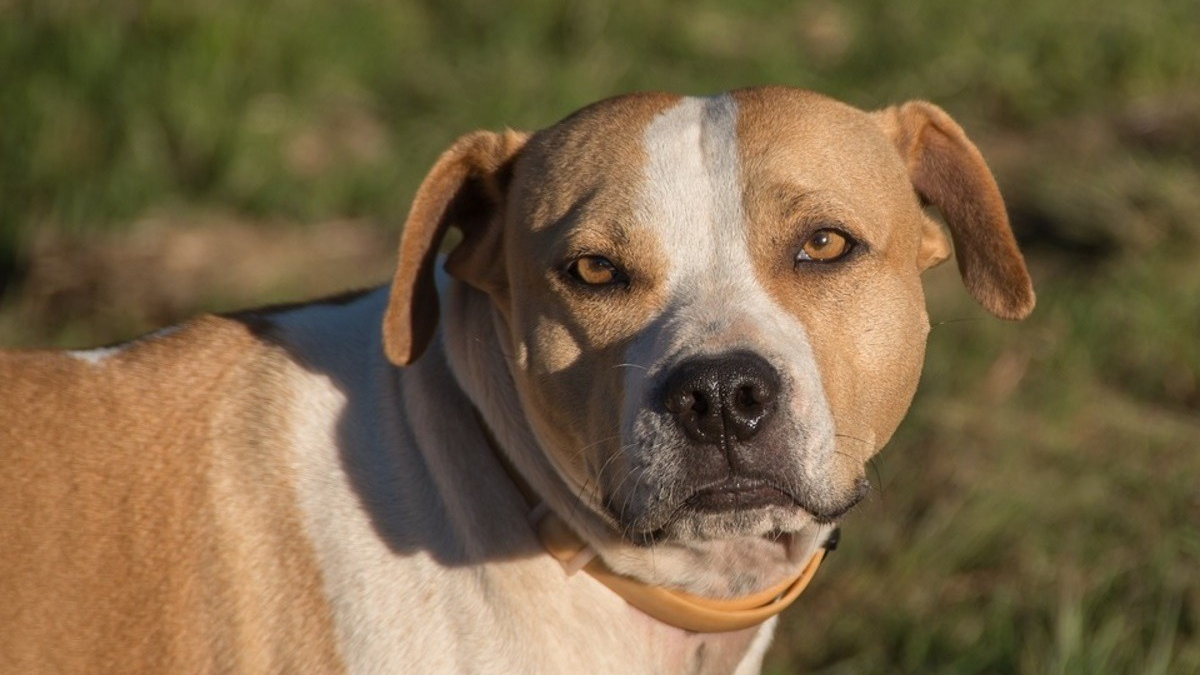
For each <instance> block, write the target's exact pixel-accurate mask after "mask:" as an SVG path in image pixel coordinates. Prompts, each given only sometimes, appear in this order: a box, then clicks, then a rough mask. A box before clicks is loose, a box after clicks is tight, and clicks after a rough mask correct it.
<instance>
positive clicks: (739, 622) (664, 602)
mask: <svg viewBox="0 0 1200 675" xmlns="http://www.w3.org/2000/svg"><path fill="white" fill-rule="evenodd" d="M475 419H476V420H477V421H478V423H479V428H480V429H481V430H482V431H483V435H484V437H485V438H486V439H487V443H488V445H489V446H490V447H491V449H492V452H493V453H494V454H495V455H496V458H497V459H498V460H499V461H500V465H501V466H502V467H504V472H505V473H507V474H508V477H509V479H511V480H512V482H513V484H514V485H515V486H516V487H517V490H518V491H519V492H520V493H521V496H522V497H523V498H524V499H525V502H526V504H528V505H529V506H530V507H531V508H532V510H531V511H530V514H529V521H530V525H531V526H532V527H533V528H534V531H536V532H537V535H538V539H539V540H541V542H542V546H543V547H544V548H545V549H546V552H547V553H549V554H550V556H551V557H553V558H554V559H555V560H557V561H558V562H560V563H562V566H563V569H564V570H566V572H567V574H569V575H573V574H575V573H576V572H578V571H579V570H581V569H582V570H583V571H585V572H587V573H588V575H589V576H591V577H592V578H593V579H595V580H596V581H599V582H600V583H602V584H604V585H605V586H607V587H608V589H609V590H611V591H612V592H613V593H616V594H617V595H619V596H621V598H622V599H624V600H625V602H628V603H629V604H630V605H633V606H634V607H636V608H637V609H639V610H641V611H642V612H643V613H644V614H646V615H648V616H650V617H653V618H655V619H658V620H659V621H661V622H663V623H665V624H667V625H670V626H675V627H676V628H682V629H684V630H690V631H693V632H697V633H724V632H728V631H734V630H741V629H743V628H750V627H751V626H757V625H758V624H760V623H762V622H764V621H766V620H767V619H770V618H771V617H773V616H775V615H777V614H779V613H780V612H782V611H783V610H785V609H787V608H788V606H789V605H791V604H792V603H793V602H795V600H796V598H798V597H800V594H801V593H802V592H804V589H805V588H807V587H808V582H809V581H811V580H812V578H813V575H814V574H816V573H817V568H818V567H820V565H821V560H823V559H824V558H825V552H826V551H827V550H832V548H833V547H834V546H835V545H836V543H837V539H836V537H837V531H836V530H835V531H834V533H833V534H832V535H831V536H830V538H829V539H828V540H827V541H826V542H824V543H823V544H822V545H820V546H819V547H818V548H817V550H816V551H814V552H813V554H812V556H810V557H809V559H808V561H807V562H805V563H804V565H803V566H801V567H800V568H799V569H798V570H797V571H796V573H795V574H793V575H791V576H790V577H788V578H786V579H784V580H783V581H781V582H779V583H778V584H776V585H774V586H771V587H770V588H766V589H763V590H761V591H759V592H757V593H753V594H751V595H746V596H742V597H740V598H731V599H728V600H715V599H712V598H704V597H700V596H698V595H692V594H691V593H686V592H684V591H677V590H674V589H670V588H663V587H662V586H651V585H648V584H644V583H642V582H640V581H637V580H636V579H632V578H630V577H627V576H624V575H621V574H617V573H616V572H614V571H612V570H611V569H609V567H608V565H605V564H604V561H603V560H602V559H601V558H600V556H598V555H596V552H595V551H594V550H593V549H592V548H591V547H590V546H588V544H587V543H586V542H585V541H584V540H583V539H580V537H579V535H578V534H576V533H575V531H574V530H572V529H571V527H570V526H569V525H567V523H566V522H565V521H563V520H562V519H561V518H559V517H558V515H557V514H555V513H554V512H553V511H551V510H550V509H549V507H548V506H547V505H546V503H545V502H542V501H541V500H540V498H539V497H538V496H537V494H536V493H535V492H534V491H533V489H532V488H530V487H529V484H528V483H526V482H525V479H524V477H522V476H521V474H520V473H518V472H517V470H516V468H515V467H513V466H512V463H511V462H510V461H509V459H508V455H506V454H505V453H504V451H503V450H501V449H500V447H499V445H498V444H497V443H496V439H495V438H494V437H493V436H492V432H491V430H490V429H488V427H487V424H485V423H484V422H483V416H482V415H480V414H479V412H478V411H475Z"/></svg>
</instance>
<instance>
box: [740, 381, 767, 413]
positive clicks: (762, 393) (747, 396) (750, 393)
mask: <svg viewBox="0 0 1200 675" xmlns="http://www.w3.org/2000/svg"><path fill="white" fill-rule="evenodd" d="M772 397H773V396H772V392H771V390H770V389H769V388H767V387H764V386H763V385H762V384H761V383H759V382H751V383H749V384H746V385H743V386H741V387H738V390H737V394H736V395H735V396H734V402H735V403H736V404H737V405H738V407H740V408H742V409H744V410H750V409H753V408H759V407H762V406H764V405H766V404H768V403H770V402H771V398H772Z"/></svg>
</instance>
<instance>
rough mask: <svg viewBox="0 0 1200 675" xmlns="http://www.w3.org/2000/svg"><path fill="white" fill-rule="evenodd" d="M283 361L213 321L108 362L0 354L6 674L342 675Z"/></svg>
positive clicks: (0, 621) (0, 619)
mask: <svg viewBox="0 0 1200 675" xmlns="http://www.w3.org/2000/svg"><path fill="white" fill-rule="evenodd" d="M185 348H186V349H188V350H190V351H191V358H188V359H181V358H179V355H180V353H181V350H183V349H185ZM281 360H282V359H281V358H280V356H279V355H278V354H273V353H272V352H271V351H270V350H269V349H267V348H265V347H264V346H263V345H262V343H261V342H260V341H258V340H257V339H256V338H255V337H254V336H253V335H252V334H251V333H250V332H249V331H248V330H247V328H246V327H245V326H243V325H242V324H240V323H238V322H236V321H233V320H229V319H218V318H204V319H199V320H196V321H193V322H192V323H190V324H189V325H188V326H187V327H185V328H183V329H182V330H180V331H179V332H177V333H175V334H172V335H167V336H164V337H161V338H157V339H154V340H149V341H147V342H145V343H142V344H139V345H137V346H135V347H133V348H131V349H129V350H127V351H125V352H123V353H121V354H116V355H113V356H112V357H110V358H109V359H108V360H106V362H104V363H103V364H91V363H87V362H85V361H82V360H79V359H76V358H72V357H69V356H65V355H63V354H57V353H51V352H26V353H6V354H0V383H3V388H2V390H0V392H2V394H3V403H2V405H0V485H3V489H0V542H2V544H0V597H2V598H4V600H3V609H0V626H2V628H0V672H3V673H32V672H81V673H82V672H90V673H134V672H137V673H166V672H177V673H185V672H186V673H217V672H220V673H229V672H245V673H264V672H283V671H289V670H291V671H296V670H303V671H308V672H318V671H319V672H336V671H337V670H338V669H337V667H336V664H337V659H336V653H335V651H334V646H333V644H332V643H331V642H330V640H329V638H328V636H329V634H330V632H329V631H330V623H329V612H328V608H327V607H326V605H325V601H324V598H323V595H322V593H321V590H320V575H319V573H318V571H317V569H316V567H315V564H314V561H313V559H312V554H311V551H310V550H309V549H308V548H307V546H306V545H305V544H304V541H305V539H304V537H303V536H302V534H301V532H300V529H299V523H298V522H297V516H296V511H295V508H294V507H289V506H288V504H289V502H288V501H287V500H286V499H284V500H281V499H280V496H281V494H280V492H279V490H280V488H283V487H285V486H286V485H287V483H288V481H289V477H288V476H289V471H290V470H289V467H288V466H286V465H285V464H283V461H284V460H283V458H282V454H281V452H280V451H281V448H280V447H279V444H280V442H281V438H283V434H282V433H281V430H282V429H283V428H286V426H287V425H288V424H289V421H288V420H286V419H281V418H280V414H279V410H281V409H282V408H281V406H280V402H279V400H278V399H279V398H281V397H282V398H284V399H286V396H287V392H286V391H285V390H283V389H281V388H277V387H273V386H272V385H271V383H272V381H273V379H274V378H273V373H274V372H275V371H276V369H277V366H278V363H279V362H280V361H281ZM321 636H325V637H324V638H322V637H321ZM314 638H316V639H314Z"/></svg>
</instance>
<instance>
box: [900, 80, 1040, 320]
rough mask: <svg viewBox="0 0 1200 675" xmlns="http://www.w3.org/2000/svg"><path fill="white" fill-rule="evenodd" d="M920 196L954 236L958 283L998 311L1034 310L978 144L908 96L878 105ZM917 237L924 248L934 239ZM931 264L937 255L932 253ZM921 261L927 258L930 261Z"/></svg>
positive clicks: (1010, 315)
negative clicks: (895, 102) (896, 103)
mask: <svg viewBox="0 0 1200 675" xmlns="http://www.w3.org/2000/svg"><path fill="white" fill-rule="evenodd" d="M876 119H877V121H878V122H879V124H880V126H882V127H883V129H884V132H885V133H887V134H888V136H890V137H891V139H892V142H893V143H894V144H895V146H896V150H897V151H898V152H899V153H900V156H901V158H902V159H903V160H904V163H905V166H906V167H907V168H908V176H909V180H911V181H912V184H913V187H914V188H915V189H916V191H917V194H918V195H920V196H921V198H922V199H923V200H924V201H926V202H928V203H930V204H933V205H934V206H936V207H937V208H938V210H939V211H941V213H942V216H943V217H944V218H945V220H946V224H947V225H948V226H949V228H950V236H951V237H952V238H953V239H954V252H955V254H956V255H957V256H958V270H959V272H960V273H961V274H962V278H963V283H964V284H965V285H966V287H967V290H968V291H969V292H970V293H971V295H972V296H974V297H975V299H976V300H977V301H979V304H981V305H983V306H984V308H986V309H987V310H988V311H989V312H991V313H992V314H995V315H996V316H998V317H1000V318H1003V319H1023V318H1025V317H1026V316H1028V315H1029V313H1030V312H1031V311H1033V305H1034V294H1033V283H1032V282H1031V281H1030V279H1029V272H1028V271H1027V270H1026V269H1025V260H1024V259H1023V258H1022V257H1021V252H1020V250H1018V249H1017V242H1016V240H1015V239H1014V238H1013V234H1012V229H1011V228H1010V227H1009V224H1008V215H1007V213H1006V212H1005V210H1004V200H1003V199H1001V197H1000V189H999V188H998V187H996V180H995V179H994V178H992V173H991V171H989V170H988V168H987V164H985V163H984V161H983V156H982V155H980V154H979V150H978V149H977V148H976V147H975V145H974V144H972V143H971V141H970V140H968V139H967V136H966V134H965V133H963V130H962V128H961V127H959V126H958V124H957V123H955V121H954V120H952V119H950V116H949V115H947V114H946V113H945V112H944V111H943V110H942V109H941V108H939V107H937V106H935V105H933V104H931V103H926V102H924V101H910V102H908V103H905V104H904V105H901V106H898V107H891V108H887V109H886V110H882V111H880V112H878V113H876ZM925 229H926V232H925V233H924V234H925V236H924V237H923V241H922V249H923V251H922V254H923V255H922V257H923V258H924V257H925V256H924V253H925V251H924V249H927V248H932V249H936V248H937V245H936V242H934V243H932V244H930V243H928V242H926V241H925V240H926V239H928V238H929V235H931V234H934V233H931V232H929V231H928V230H929V226H928V224H927V226H926V228H925ZM929 260H932V261H933V262H932V264H936V262H938V261H937V260H936V256H932V257H930V258H929ZM932 264H926V265H925V266H927V267H928V266H932Z"/></svg>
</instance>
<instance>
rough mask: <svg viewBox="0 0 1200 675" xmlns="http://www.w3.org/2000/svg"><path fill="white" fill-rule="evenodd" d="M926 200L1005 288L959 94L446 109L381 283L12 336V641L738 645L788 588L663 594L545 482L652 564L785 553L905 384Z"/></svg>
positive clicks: (644, 667)
mask: <svg viewBox="0 0 1200 675" xmlns="http://www.w3.org/2000/svg"><path fill="white" fill-rule="evenodd" d="M922 199H924V200H926V201H928V202H930V203H932V204H934V205H936V206H937V207H938V208H939V209H940V210H941V211H942V212H943V214H944V215H945V218H946V221H947V224H948V225H949V227H950V230H951V234H952V235H953V237H954V240H955V245H956V249H957V252H958V258H959V264H960V268H961V269H962V271H963V274H964V279H965V280H966V283H967V286H968V289H969V290H971V291H972V293H973V294H974V295H975V296H976V298H977V299H979V300H980V302H981V303H982V304H983V305H984V306H985V307H987V308H988V309H989V310H991V311H992V312H993V313H996V314H998V315H1000V316H1004V317H1006V318H1018V317H1020V316H1023V315H1024V314H1026V313H1027V312H1028V311H1029V310H1030V309H1031V308H1032V303H1033V296H1032V290H1031V288H1030V285H1029V279H1028V276H1027V274H1026V272H1025V269H1024V265H1023V263H1022V261H1021V258H1020V254H1019V252H1018V251H1017V249H1016V246H1015V244H1014V242H1013V240H1012V235H1011V232H1010V231H1009V228H1008V224H1007V219H1006V217H1005V215H1004V211H1003V205H1002V203H1001V202H1000V198H999V194H998V192H997V191H996V188H995V184H994V181H992V179H991V176H990V174H989V173H988V172H987V169H986V167H985V166H984V165H983V162H982V160H981V159H980V158H979V155H978V152H977V151H976V150H975V149H974V147H973V146H972V145H971V144H970V143H969V141H967V140H966V138H965V136H963V134H962V132H961V130H960V129H959V128H958V127H957V125H955V124H954V123H953V122H952V121H950V120H949V118H948V117H946V116H945V114H944V113H942V112H941V111H940V110H938V109H936V108H934V107H933V106H929V105H928V104H922V103H916V104H908V105H906V106H904V107H901V108H891V109H888V110H885V111H881V112H878V113H871V114H868V113H863V112H860V111H857V110H854V109H852V108H849V107H847V106H844V105H842V104H839V103H836V102H833V101H830V100H828V99H824V98H821V97H819V96H816V95H814V94H809V93H806V92H800V91H796V90H789V89H774V88H772V89H752V90H742V91H738V92H733V93H731V94H725V95H721V96H716V97H711V98H704V99H698V98H680V97H675V96H668V95H657V94H653V95H634V96H627V97H622V98H617V99H611V100H609V101H605V102H601V103H599V104H596V105H594V106H592V107H589V108H586V109H584V110H582V111H580V112H579V113H576V114H575V115H573V116H571V117H569V118H567V119H566V120H564V121H563V122H561V123H559V124H558V125H555V126H554V127H551V128H549V129H547V130H545V131H543V132H539V133H537V134H534V135H532V136H528V135H524V134H518V133H515V132H506V133H504V134H492V133H487V132H478V133H475V134H471V135H468V136H465V137H463V138H462V139H460V141H459V142H457V143H456V144H455V145H454V146H453V147H452V148H450V149H449V150H448V151H447V152H446V153H445V154H444V155H443V156H442V158H441V159H439V161H438V163H437V164H436V165H435V166H434V168H433V169H432V170H431V172H430V174H429V176H428V177H427V178H426V180H425V181H424V183H423V184H422V186H421V188H420V190H419V191H418V194H417V196H416V198H415V200H414V203H413V208H412V211H411V214H410V216H409V219H408V222H407V223H406V226H405V232H404V236H403V240H402V242H401V249H400V262H399V265H398V269H397V273H396V278H395V279H394V280H393V282H392V284H391V285H390V287H389V288H387V289H377V290H375V291H372V292H368V293H365V294H361V295H358V296H355V297H352V298H342V299H339V300H337V301H330V302H325V303H314V304H309V305H300V306H296V307H291V308H280V309H275V310H263V311H257V312H246V313H242V314H238V315H232V316H228V317H204V318H201V319H198V320H195V321H193V322H190V323H188V324H185V325H183V326H181V327H179V328H177V329H173V330H169V331H164V332H161V333H159V334H156V335H152V336H148V337H147V338H143V339H141V340H139V341H135V342H134V343H130V344H128V345H123V346H120V347H117V348H109V349H105V350H93V351H89V352H63V353H51V352H28V353H14V354H7V355H4V356H3V357H0V383H2V384H0V404H2V407H0V546H2V548H0V594H2V597H4V598H15V602H13V603H11V604H9V605H8V607H7V608H4V609H0V670H3V671H4V672H27V671H29V670H38V669H46V670H50V671H56V672H73V671H79V672H104V671H114V672H115V671H120V672H136V671H139V670H144V671H146V672H164V671H175V672H208V671H219V672H230V671H245V672H255V673H259V672H278V671H296V670H301V671H305V672H341V671H345V672H353V673H375V672H378V673H384V672H431V673H432V672H439V673H440V672H477V671H488V672H514V673H516V672H520V673H563V672H598V673H599V672H614V673H615V672H620V673H681V672H687V673H752V672H757V671H758V669H759V666H760V664H761V661H762V656H763V653H764V651H765V649H766V647H767V645H768V643H769V641H770V635H771V632H772V628H773V624H774V621H773V620H768V621H766V622H765V623H762V624H760V625H755V626H750V627H745V628H740V629H736V630H728V631H725V632H715V633H703V632H694V631H689V630H685V629H682V628H678V627H675V626H672V625H668V624H667V623H664V622H663V621H660V620H659V619H658V618H655V617H653V616H649V615H647V614H645V613H643V612H642V611H639V610H637V609H634V608H633V607H632V606H631V605H630V604H628V603H627V602H626V601H625V600H624V599H622V597H620V596H618V595H617V594H615V593H614V592H613V591H611V590H610V589H609V588H607V587H606V586H605V585H603V584H601V583H600V582H599V581H597V579H596V578H593V576H592V575H590V574H588V573H571V572H572V571H573V570H569V569H564V566H563V564H561V563H560V562H559V560H558V559H556V558H554V557H552V556H551V555H548V554H547V552H546V548H545V545H544V544H543V542H542V541H541V540H539V536H538V532H537V528H536V527H534V526H531V521H530V512H531V510H537V509H540V510H541V511H548V512H549V513H552V514H554V516H555V517H556V518H558V519H560V520H561V521H562V522H564V523H565V524H566V525H567V526H568V527H569V529H570V530H571V531H573V532H574V533H575V534H576V535H577V536H578V537H579V539H581V540H582V542H583V543H584V544H585V545H586V546H587V548H588V550H590V551H592V552H594V553H595V554H596V556H597V559H598V560H600V561H602V562H603V564H604V565H606V566H607V568H608V569H610V570H612V571H613V572H614V573H615V574H618V575H621V576H623V577H625V578H628V579H631V580H634V581H635V582H636V583H638V584H643V585H646V586H653V587H664V588H671V589H677V590H680V591H684V592H687V593H690V594H693V595H698V596H704V597H711V598H730V597H739V596H743V595H746V594H750V593H755V592H758V591H761V590H762V589H764V588H767V587H770V586H773V585H775V584H776V583H778V582H779V581H780V580H781V579H785V578H787V577H788V576H789V575H791V574H793V572H794V571H795V570H796V569H797V567H799V566H801V565H803V564H804V563H805V561H807V560H809V559H810V558H811V557H812V556H813V554H814V551H816V550H817V549H818V548H819V547H820V546H821V544H822V542H823V541H824V539H825V537H826V536H827V534H828V532H829V530H830V528H831V526H832V524H833V523H834V522H835V521H836V519H837V518H838V517H839V516H840V515H841V514H842V513H844V512H845V511H846V510H847V509H849V508H851V507H852V506H853V505H854V504H855V503H856V502H857V501H858V500H859V499H861V498H862V496H863V495H864V494H865V491H866V485H867V484H866V481H865V478H864V475H863V474H864V463H865V462H866V461H867V460H868V459H869V458H870V457H871V456H872V455H874V453H875V452H877V451H878V449H879V448H880V447H882V445H883V444H884V443H886V441H887V439H888V438H889V437H890V436H891V434H892V432H893V431H894V429H895V427H896V425H897V424H898V423H899V421H900V419H901V417H902V416H903V413H904V411H905V410H906V409H907V407H908V404H909V402H910V400H911V397H912V395H913V391H914V390H915V387H916V382H917V379H918V377H919V373H920V367H921V362H922V357H923V352H924V343H925V336H926V333H927V331H928V320H927V318H926V315H925V311H924V304H923V297H922V291H921V285H920V273H921V272H922V271H923V270H924V269H927V268H929V267H931V266H933V265H935V264H937V263H938V262H941V260H943V259H945V257H946V256H947V255H948V252H949V245H948V243H947V242H946V241H945V238H944V236H943V234H942V232H941V230H940V228H939V227H938V226H937V225H936V224H935V223H933V222H932V221H930V220H929V219H928V218H927V217H926V216H925V215H924V213H923V211H922V208H921V200H922ZM449 227H457V228H458V229H460V230H461V231H462V234H463V238H462V241H461V242H460V243H459V244H458V245H457V246H456V247H455V248H454V249H453V251H452V252H451V253H450V254H449V257H448V258H447V260H446V263H445V268H446V270H447V271H448V276H443V277H441V281H440V283H437V282H435V279H434V277H435V273H434V269H435V267H436V264H435V260H436V258H435V253H436V250H437V247H438V243H439V242H440V241H441V239H442V237H443V235H444V233H445V231H446V230H447V229H448V228H449ZM439 290H440V292H439ZM439 315H440V316H441V317H442V321H441V326H440V329H439V328H438V316H439ZM381 326H382V330H381V329H380V327H381ZM534 507H537V508H536V509H535V508H534Z"/></svg>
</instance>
